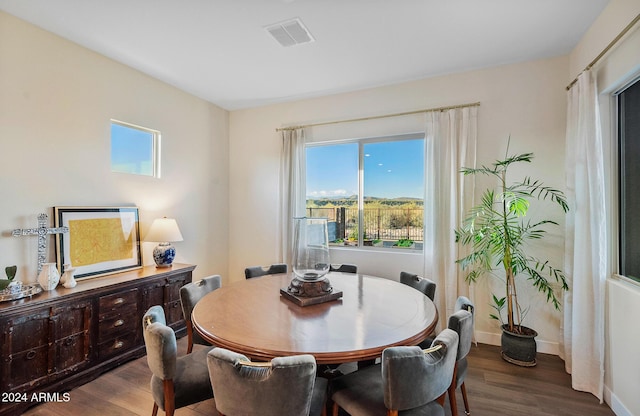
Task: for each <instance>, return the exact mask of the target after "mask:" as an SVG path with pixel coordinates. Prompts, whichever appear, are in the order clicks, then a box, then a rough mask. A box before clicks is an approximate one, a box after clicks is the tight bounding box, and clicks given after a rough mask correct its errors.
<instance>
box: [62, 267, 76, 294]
mask: <svg viewBox="0 0 640 416" xmlns="http://www.w3.org/2000/svg"><path fill="white" fill-rule="evenodd" d="M75 272H76V268H75V267H71V265H70V264H65V265H64V273H63V274H62V277H61V278H60V283H62V286H64V287H66V288H67V289H71V288H72V287H76V285H77V284H78V282H76V279H75V277H74V274H75Z"/></svg>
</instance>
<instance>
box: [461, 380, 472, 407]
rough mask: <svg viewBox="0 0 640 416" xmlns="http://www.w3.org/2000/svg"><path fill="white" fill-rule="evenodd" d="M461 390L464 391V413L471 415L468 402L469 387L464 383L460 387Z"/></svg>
mask: <svg viewBox="0 0 640 416" xmlns="http://www.w3.org/2000/svg"><path fill="white" fill-rule="evenodd" d="M460 390H461V391H462V400H463V401H464V413H465V414H466V415H470V414H471V411H470V410H469V402H468V400H467V387H466V386H465V385H464V381H463V382H462V384H461V385H460Z"/></svg>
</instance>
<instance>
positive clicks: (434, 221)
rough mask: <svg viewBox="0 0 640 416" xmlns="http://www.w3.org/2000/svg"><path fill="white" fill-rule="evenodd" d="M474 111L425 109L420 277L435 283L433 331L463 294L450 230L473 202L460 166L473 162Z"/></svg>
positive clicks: (466, 289)
mask: <svg viewBox="0 0 640 416" xmlns="http://www.w3.org/2000/svg"><path fill="white" fill-rule="evenodd" d="M477 114H478V107H477V106H473V107H464V108H456V109H452V110H446V111H432V112H429V113H426V118H427V120H426V127H425V166H426V168H425V218H424V276H426V277H428V278H429V279H431V280H433V281H434V282H436V299H435V303H436V307H437V308H438V313H439V321H438V329H439V330H440V329H443V328H446V327H447V320H448V317H449V315H451V314H452V313H453V308H454V306H455V302H456V299H457V297H458V296H459V295H466V296H469V285H468V284H467V283H466V282H465V281H464V275H463V274H462V272H461V271H460V268H459V266H458V265H457V264H456V263H455V261H456V260H457V259H458V258H460V257H462V255H461V253H460V252H459V249H458V246H457V244H456V242H455V233H454V230H455V229H456V228H457V227H459V226H460V224H461V221H462V219H463V218H464V217H465V214H466V212H467V211H468V209H469V208H471V206H472V205H473V199H474V196H473V195H474V193H473V191H474V186H473V184H474V180H473V177H471V176H467V177H465V176H464V175H463V174H462V173H460V169H461V168H463V167H474V166H475V158H476V141H477V124H478V121H477ZM471 298H473V296H472V297H471Z"/></svg>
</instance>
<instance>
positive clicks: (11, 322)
mask: <svg viewBox="0 0 640 416" xmlns="http://www.w3.org/2000/svg"><path fill="white" fill-rule="evenodd" d="M50 330H51V326H50V321H49V308H43V309H39V310H36V311H33V312H31V313H30V314H29V315H27V316H18V317H13V318H10V319H8V320H3V322H2V370H3V371H2V384H1V385H0V391H3V392H8V391H20V390H22V389H23V388H27V387H33V386H39V385H41V384H44V383H46V382H47V380H48V377H49V339H50V335H49V333H50Z"/></svg>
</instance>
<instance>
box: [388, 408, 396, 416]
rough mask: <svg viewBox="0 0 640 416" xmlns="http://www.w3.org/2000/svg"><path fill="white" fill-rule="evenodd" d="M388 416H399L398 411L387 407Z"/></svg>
mask: <svg viewBox="0 0 640 416" xmlns="http://www.w3.org/2000/svg"><path fill="white" fill-rule="evenodd" d="M387 416H398V411H397V410H391V409H387Z"/></svg>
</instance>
